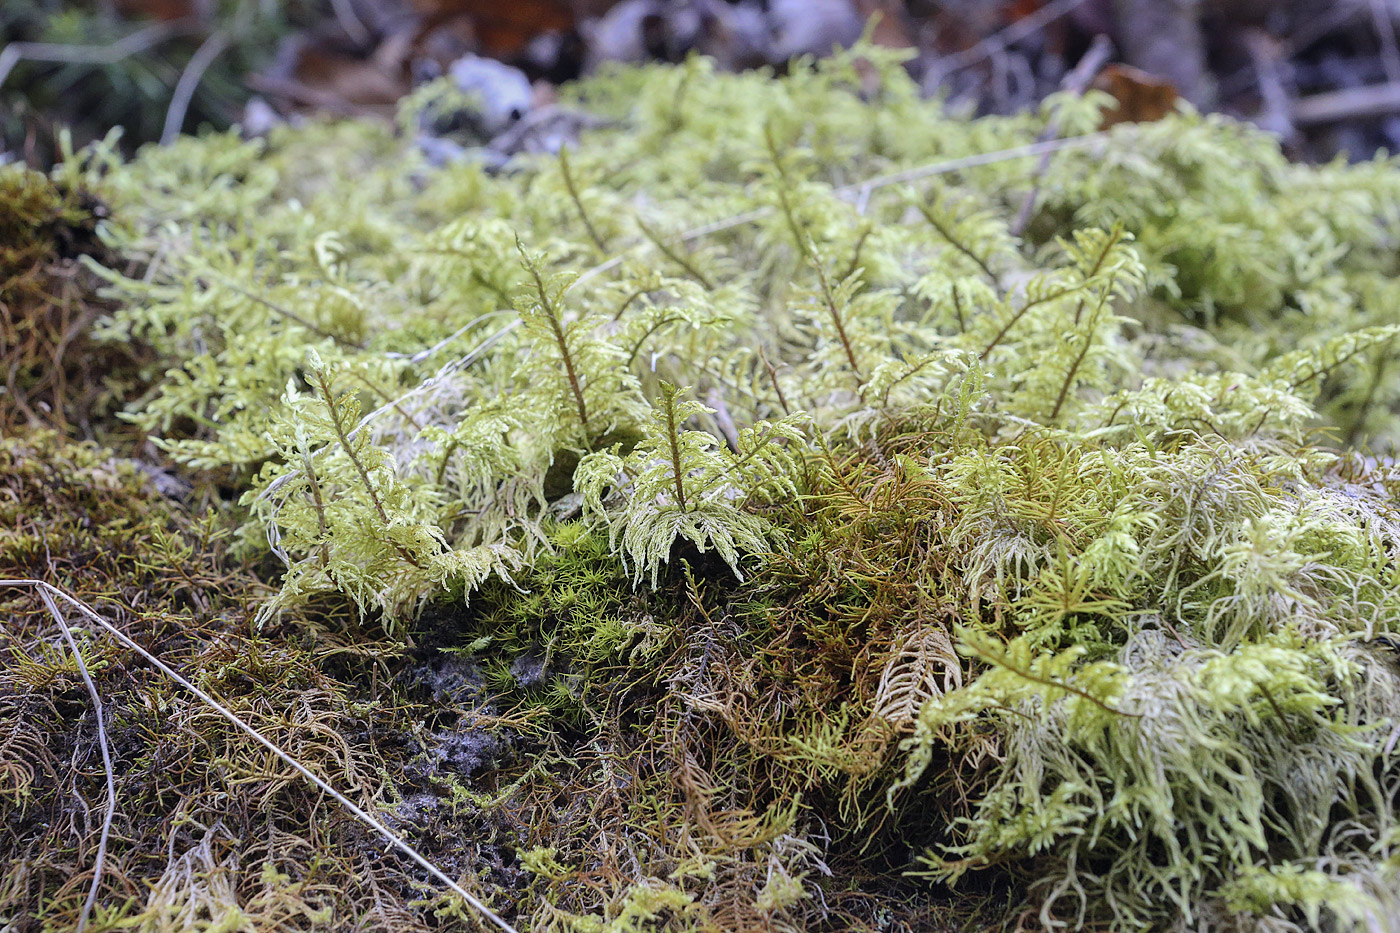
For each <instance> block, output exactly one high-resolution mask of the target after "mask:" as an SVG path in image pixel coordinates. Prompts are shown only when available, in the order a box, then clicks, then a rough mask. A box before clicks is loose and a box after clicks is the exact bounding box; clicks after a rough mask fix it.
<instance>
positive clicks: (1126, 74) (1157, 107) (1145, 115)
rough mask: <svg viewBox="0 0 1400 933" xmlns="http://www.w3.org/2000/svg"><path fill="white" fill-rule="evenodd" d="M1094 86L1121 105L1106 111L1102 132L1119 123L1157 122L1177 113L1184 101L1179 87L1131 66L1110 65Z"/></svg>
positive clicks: (1100, 74)
mask: <svg viewBox="0 0 1400 933" xmlns="http://www.w3.org/2000/svg"><path fill="white" fill-rule="evenodd" d="M1093 86H1094V87H1095V88H1096V89H1098V90H1100V91H1106V92H1108V93H1109V94H1111V95H1113V99H1114V100H1116V101H1117V102H1118V105H1117V106H1116V107H1113V108H1111V109H1109V110H1105V111H1104V114H1103V122H1102V124H1101V126H1100V128H1101V129H1107V128H1108V127H1110V126H1116V125H1118V124H1119V123H1152V122H1155V121H1157V120H1160V119H1162V118H1163V117H1165V116H1167V115H1169V114H1171V113H1174V112H1175V111H1176V103H1177V101H1178V100H1180V99H1181V95H1179V94H1178V93H1177V91H1176V85H1174V84H1172V83H1171V82H1170V81H1168V80H1166V79H1164V78H1159V77H1157V76H1156V75H1153V74H1149V73H1148V72H1146V71H1143V70H1142V69H1140V68H1134V67H1132V66H1131V65H1122V64H1113V65H1109V66H1108V67H1106V68H1104V70H1103V71H1101V72H1100V73H1099V76H1098V77H1097V78H1095V79H1094V84H1093Z"/></svg>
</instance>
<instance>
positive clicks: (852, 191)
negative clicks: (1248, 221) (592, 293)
mask: <svg viewBox="0 0 1400 933" xmlns="http://www.w3.org/2000/svg"><path fill="white" fill-rule="evenodd" d="M1107 136H1108V132H1107V131H1105V130H1100V131H1099V132H1096V133H1085V134H1084V135H1082V136H1068V137H1066V138H1064V139H1052V140H1050V141H1048V142H1036V143H1028V144H1027V145H1024V146H1014V147H1012V148H1010V149H999V150H997V151H996V152H979V153H977V154H976V155H970V156H960V157H958V158H956V159H944V160H942V161H940V162H930V163H929V164H927V165H919V166H915V167H914V168H906V169H900V170H899V171H897V172H890V173H889V174H887V175H876V176H875V177H874V178H867V179H866V180H865V181H860V182H855V183H853V184H849V185H843V186H842V187H840V188H836V189H835V193H836V194H837V196H839V197H841V198H844V199H845V200H847V201H853V202H858V201H860V200H861V199H862V198H865V197H868V196H869V193H870V192H872V191H876V190H878V189H880V188H888V187H889V186H890V185H900V184H904V183H905V182H910V181H918V180H919V179H921V178H931V177H933V176H935V175H946V174H948V173H950V172H960V171H963V170H964V169H969V168H977V167H979V166H983V165H995V164H996V163H998V162H1008V161H1010V160H1012V159H1021V158H1025V157H1027V156H1038V155H1044V154H1045V153H1047V152H1059V151H1060V150H1061V149H1075V148H1078V147H1080V146H1086V145H1089V144H1091V143H1095V142H1098V141H1099V140H1102V139H1105V138H1107ZM774 210H775V208H773V207H771V206H766V207H756V208H754V209H753V210H751V211H744V212H743V213H742V214H734V215H732V216H730V217H725V218H724V219H722V220H716V221H712V222H711V223H708V224H702V225H701V226H698V227H692V228H691V229H690V230H687V231H686V232H685V233H682V234H681V235H680V240H681V241H682V242H686V243H688V242H690V241H691V240H698V239H702V238H704V237H707V236H710V235H711V234H715V233H722V232H723V231H725V230H733V229H734V228H735V227H742V226H745V225H746V224H751V223H754V222H756V221H759V220H763V219H764V218H765V217H770V216H772V214H773V212H774ZM647 245H649V244H648V243H645V242H643V243H638V244H635V245H633V246H631V247H629V248H628V249H625V250H623V251H622V252H621V253H618V254H617V255H616V256H613V257H612V258H611V259H609V260H608V261H607V262H604V263H600V264H599V265H596V266H594V267H593V268H591V269H588V270H587V271H585V272H584V273H583V274H582V275H580V276H579V277H578V278H577V279H575V280H574V284H573V285H571V286H570V288H571V289H572V288H577V287H578V286H579V285H582V284H583V283H584V282H587V281H590V280H592V279H594V278H597V277H598V276H600V275H602V274H603V273H605V272H610V271H612V270H613V269H616V268H617V267H618V266H620V265H622V263H623V262H625V261H626V260H627V258H628V257H629V256H631V255H633V254H634V253H636V252H637V251H638V250H640V249H642V248H643V247H645V246H647Z"/></svg>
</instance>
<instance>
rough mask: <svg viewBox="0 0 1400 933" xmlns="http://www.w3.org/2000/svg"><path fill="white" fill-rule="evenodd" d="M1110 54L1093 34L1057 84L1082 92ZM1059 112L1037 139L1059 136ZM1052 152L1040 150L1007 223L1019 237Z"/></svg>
mask: <svg viewBox="0 0 1400 933" xmlns="http://www.w3.org/2000/svg"><path fill="white" fill-rule="evenodd" d="M1111 57H1113V43H1112V42H1110V41H1109V40H1108V37H1107V36H1102V35H1099V36H1095V37H1094V44H1093V45H1091V46H1089V51H1087V52H1085V53H1084V56H1083V57H1082V58H1080V59H1079V64H1077V65H1075V66H1074V70H1073V71H1071V72H1070V73H1069V74H1067V75H1065V79H1064V81H1063V82H1061V84H1060V89H1061V90H1063V91H1072V92H1073V93H1075V94H1083V93H1084V92H1085V91H1086V90H1088V89H1089V84H1090V83H1091V82H1092V81H1093V80H1094V77H1095V76H1096V75H1097V74H1098V73H1099V71H1100V70H1101V69H1102V68H1103V66H1104V65H1106V64H1108V60H1109V59H1110V58H1111ZM1059 132H1060V115H1059V114H1058V113H1056V114H1055V115H1054V116H1053V117H1051V118H1050V122H1049V123H1048V124H1046V127H1045V130H1044V132H1042V133H1041V134H1040V139H1039V140H1037V142H1042V143H1043V142H1049V141H1050V140H1051V139H1054V138H1055V136H1057V135H1059ZM1052 155H1054V152H1053V150H1052V151H1050V152H1046V153H1044V154H1043V155H1042V156H1041V157H1040V164H1039V165H1037V166H1036V168H1035V176H1034V178H1035V180H1034V181H1033V183H1032V184H1031V190H1030V191H1027V192H1026V199H1025V200H1024V201H1022V202H1021V209H1020V210H1019V211H1017V212H1016V220H1015V221H1013V222H1012V224H1011V235H1012V236H1015V237H1019V236H1020V235H1021V234H1022V233H1025V232H1026V227H1027V226H1029V225H1030V222H1031V212H1032V211H1034V210H1035V202H1036V199H1037V198H1039V197H1040V181H1041V179H1042V178H1044V177H1045V173H1046V171H1047V170H1048V169H1049V168H1050V157H1051V156H1052Z"/></svg>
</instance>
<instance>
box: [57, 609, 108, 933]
mask: <svg viewBox="0 0 1400 933" xmlns="http://www.w3.org/2000/svg"><path fill="white" fill-rule="evenodd" d="M39 598H40V599H42V600H43V601H44V606H45V607H46V608H47V609H48V610H49V614H50V615H52V616H53V618H54V621H55V622H57V623H58V627H59V628H60V629H62V630H63V639H64V641H66V642H68V648H69V650H71V651H72V652H73V661H74V662H75V663H76V664H77V665H78V673H80V674H81V675H82V677H83V684H84V685H85V686H86V687H87V691H88V694H89V695H90V696H91V697H92V712H93V715H94V716H96V717H97V744H98V745H99V746H100V747H101V749H102V767H103V769H104V770H105V771H106V773H107V813H106V815H104V816H103V817H102V834H101V836H100V837H99V838H98V841H97V857H96V858H95V859H93V863H92V887H90V888H89V889H88V896H87V900H85V901H84V902H83V912H82V913H81V914H79V915H78V926H77V933H83V931H84V930H86V929H87V925H88V920H89V918H91V916H92V908H93V905H94V904H96V903H97V890H98V888H99V887H100V886H101V884H102V866H103V863H104V862H106V860H107V839H108V838H109V837H110V836H111V834H112V817H113V815H114V814H115V813H116V812H117V777H116V771H115V770H114V769H113V767H112V749H111V743H110V742H108V741H107V724H106V719H107V716H106V710H104V709H103V707H102V696H101V694H99V693H98V692H97V684H95V683H93V682H92V675H91V674H90V673H88V669H87V663H86V662H84V661H83V653H82V652H81V651H79V650H78V643H77V641H75V640H74V638H73V631H72V629H70V628H69V627H68V621H67V620H66V619H64V618H63V613H62V612H61V611H60V610H59V608H58V604H57V603H55V602H54V601H53V596H52V595H50V593H49V591H48V590H47V589H44V588H40V589H39Z"/></svg>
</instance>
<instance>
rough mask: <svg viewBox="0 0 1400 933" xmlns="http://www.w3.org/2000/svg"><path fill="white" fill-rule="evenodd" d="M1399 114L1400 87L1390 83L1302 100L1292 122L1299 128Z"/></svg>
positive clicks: (1350, 88) (1294, 107)
mask: <svg viewBox="0 0 1400 933" xmlns="http://www.w3.org/2000/svg"><path fill="white" fill-rule="evenodd" d="M1397 111H1400V83H1397V82H1389V83H1386V84H1372V85H1369V86H1367V87H1349V88H1346V89H1345V90H1341V91H1329V92H1328V93H1326V94H1313V95H1311V96H1310V97H1304V98H1301V99H1300V100H1298V101H1296V102H1295V103H1294V104H1293V122H1294V123H1295V124H1296V125H1298V126H1315V125H1317V124H1319V123H1335V122H1337V121H1338V120H1350V119H1353V118H1356V117H1383V116H1387V115H1389V114H1392V113H1395V112H1397Z"/></svg>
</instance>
